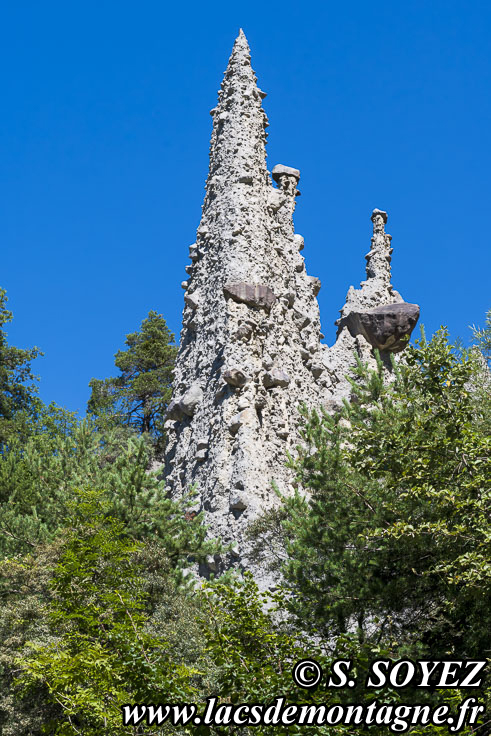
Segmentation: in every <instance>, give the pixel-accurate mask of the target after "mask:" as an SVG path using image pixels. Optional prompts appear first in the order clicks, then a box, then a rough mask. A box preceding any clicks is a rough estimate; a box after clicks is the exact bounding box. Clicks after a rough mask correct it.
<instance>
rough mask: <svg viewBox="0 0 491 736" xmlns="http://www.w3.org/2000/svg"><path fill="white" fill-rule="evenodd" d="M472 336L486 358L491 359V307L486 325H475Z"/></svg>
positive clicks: (487, 314)
mask: <svg viewBox="0 0 491 736" xmlns="http://www.w3.org/2000/svg"><path fill="white" fill-rule="evenodd" d="M472 336H473V338H474V343H475V344H476V345H477V347H478V348H479V350H480V351H481V353H482V354H483V356H484V358H485V359H486V360H487V361H488V364H489V362H490V361H491V309H489V310H488V312H487V313H486V325H485V327H481V328H480V327H473V328H472Z"/></svg>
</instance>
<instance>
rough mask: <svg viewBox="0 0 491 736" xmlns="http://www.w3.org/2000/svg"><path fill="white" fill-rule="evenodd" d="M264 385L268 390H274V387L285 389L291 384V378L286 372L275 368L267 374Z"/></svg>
mask: <svg viewBox="0 0 491 736" xmlns="http://www.w3.org/2000/svg"><path fill="white" fill-rule="evenodd" d="M263 383H264V385H265V386H266V388H273V387H274V386H282V387H283V388H284V387H286V386H288V384H289V383H290V376H289V375H288V374H287V373H285V371H280V370H279V368H274V369H273V370H271V371H268V372H267V373H266V375H265V376H264V378H263Z"/></svg>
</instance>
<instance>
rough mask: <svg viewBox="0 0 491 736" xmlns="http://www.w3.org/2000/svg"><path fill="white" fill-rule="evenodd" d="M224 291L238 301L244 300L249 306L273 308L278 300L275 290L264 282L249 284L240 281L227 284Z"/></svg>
mask: <svg viewBox="0 0 491 736" xmlns="http://www.w3.org/2000/svg"><path fill="white" fill-rule="evenodd" d="M223 291H224V294H225V296H229V297H231V298H232V299H233V300H234V301H236V302H243V303H244V304H247V305H248V306H249V307H261V308H263V309H271V307H272V306H273V304H274V303H275V301H276V296H275V293H274V291H273V290H272V289H270V288H269V286H265V285H264V284H248V283H246V282H245V281H238V282H237V283H233V284H225V285H224V287H223Z"/></svg>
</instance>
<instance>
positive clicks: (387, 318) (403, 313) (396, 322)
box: [346, 302, 419, 353]
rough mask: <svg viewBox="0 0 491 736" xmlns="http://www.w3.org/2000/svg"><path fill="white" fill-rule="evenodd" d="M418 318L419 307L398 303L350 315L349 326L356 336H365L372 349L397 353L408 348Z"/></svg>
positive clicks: (352, 333) (347, 319) (348, 317)
mask: <svg viewBox="0 0 491 736" xmlns="http://www.w3.org/2000/svg"><path fill="white" fill-rule="evenodd" d="M418 319H419V306H418V305H417V304H408V303H407V302H398V303H396V304H387V305H385V306H381V307H375V308H374V309H367V310H366V311H363V312H361V311H353V312H350V313H349V314H348V316H347V318H346V324H347V326H348V329H349V331H350V333H351V335H352V336H353V337H356V335H363V337H364V338H365V339H366V340H367V341H368V342H369V343H370V345H371V346H372V347H374V348H378V349H379V350H388V351H390V352H391V353H398V352H400V351H401V350H404V348H405V347H406V345H407V343H408V340H409V337H410V335H411V332H412V331H413V329H414V327H415V325H416V323H417V321H418Z"/></svg>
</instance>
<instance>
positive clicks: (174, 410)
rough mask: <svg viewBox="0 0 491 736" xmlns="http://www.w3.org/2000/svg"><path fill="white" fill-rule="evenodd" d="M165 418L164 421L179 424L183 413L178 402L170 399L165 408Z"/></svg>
mask: <svg viewBox="0 0 491 736" xmlns="http://www.w3.org/2000/svg"><path fill="white" fill-rule="evenodd" d="M165 418H166V420H167V419H171V420H174V421H178V422H180V421H181V419H184V412H183V411H182V409H181V406H180V402H179V401H178V400H177V399H172V401H171V402H170V404H169V406H168V407H167V412H166V415H165Z"/></svg>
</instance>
